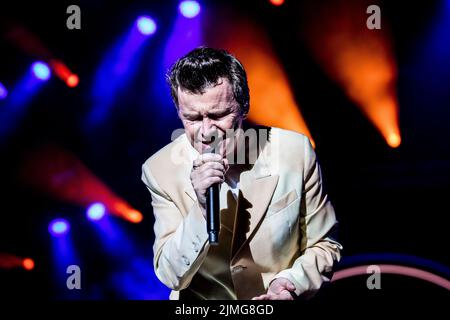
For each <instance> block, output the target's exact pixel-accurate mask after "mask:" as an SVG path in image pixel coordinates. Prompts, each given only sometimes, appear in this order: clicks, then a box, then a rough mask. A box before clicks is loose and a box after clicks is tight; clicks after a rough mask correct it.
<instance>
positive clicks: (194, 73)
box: [166, 47, 250, 114]
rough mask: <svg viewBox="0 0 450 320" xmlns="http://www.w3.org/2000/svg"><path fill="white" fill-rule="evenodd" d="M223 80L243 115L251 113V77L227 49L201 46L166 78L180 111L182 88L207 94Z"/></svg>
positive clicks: (173, 68) (169, 72) (182, 60)
mask: <svg viewBox="0 0 450 320" xmlns="http://www.w3.org/2000/svg"><path fill="white" fill-rule="evenodd" d="M221 78H226V79H228V81H229V83H230V84H231V86H232V87H233V95H234V99H235V100H236V102H237V103H238V104H239V107H240V111H241V114H247V113H248V111H249V108H250V94H249V89H248V83H247V74H246V72H245V70H244V67H243V66H242V64H241V62H240V61H239V60H238V59H236V58H235V57H234V56H233V55H231V54H230V53H228V52H227V51H225V50H222V49H213V48H208V47H198V48H196V49H194V50H192V51H191V52H189V53H188V54H186V55H185V56H184V57H182V58H180V59H178V60H177V61H176V62H175V63H174V64H173V65H172V66H171V67H170V69H169V71H168V73H167V75H166V79H167V82H168V83H169V85H170V93H171V95H172V99H173V102H174V103H175V105H176V106H177V108H178V88H180V89H181V90H184V91H187V92H190V93H194V94H203V93H204V92H205V89H206V88H209V87H213V86H216V85H218V84H219V81H220V79H221Z"/></svg>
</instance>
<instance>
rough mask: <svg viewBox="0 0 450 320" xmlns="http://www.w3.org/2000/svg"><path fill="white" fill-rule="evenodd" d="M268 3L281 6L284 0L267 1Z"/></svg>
mask: <svg viewBox="0 0 450 320" xmlns="http://www.w3.org/2000/svg"><path fill="white" fill-rule="evenodd" d="M269 1H270V3H271V4H273V5H274V6H281V5H282V4H283V3H284V0H269Z"/></svg>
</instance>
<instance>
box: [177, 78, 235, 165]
mask: <svg viewBox="0 0 450 320" xmlns="http://www.w3.org/2000/svg"><path fill="white" fill-rule="evenodd" d="M178 107H179V108H178V115H179V117H180V119H181V121H182V122H183V126H184V129H185V130H186V135H187V136H188V138H189V140H190V142H191V144H192V145H193V147H194V148H195V149H196V150H197V151H198V152H199V153H204V152H205V150H209V149H210V148H211V146H212V145H214V143H212V141H214V140H213V139H211V137H218V138H219V141H221V142H220V143H219V145H218V151H216V153H219V154H220V155H222V157H225V156H226V155H227V154H228V153H230V152H232V151H233V150H234V148H235V139H234V138H233V137H232V136H231V137H230V136H228V135H226V130H230V129H234V130H235V129H238V128H241V126H242V119H243V118H244V117H243V116H242V115H241V113H240V111H239V105H238V103H237V102H236V101H235V99H234V96H233V89H232V86H231V85H230V83H229V82H228V80H227V79H222V80H221V81H219V84H218V85H216V86H215V87H210V88H207V89H205V92H204V93H203V94H192V93H189V92H185V91H182V90H181V89H180V88H178Z"/></svg>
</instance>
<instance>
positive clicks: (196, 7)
mask: <svg viewBox="0 0 450 320" xmlns="http://www.w3.org/2000/svg"><path fill="white" fill-rule="evenodd" d="M178 9H179V10H180V12H181V14H182V15H183V16H185V17H186V18H194V17H196V16H197V15H198V14H199V13H200V4H199V3H198V2H197V1H192V0H187V1H182V2H181V3H180V5H179V7H178Z"/></svg>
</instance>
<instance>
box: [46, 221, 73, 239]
mask: <svg viewBox="0 0 450 320" xmlns="http://www.w3.org/2000/svg"><path fill="white" fill-rule="evenodd" d="M69 229H70V225H69V222H68V221H67V220H66V219H55V220H53V221H51V222H50V224H49V226H48V231H49V232H50V234H51V235H53V236H55V237H57V236H60V235H63V234H66V233H67V232H69Z"/></svg>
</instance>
